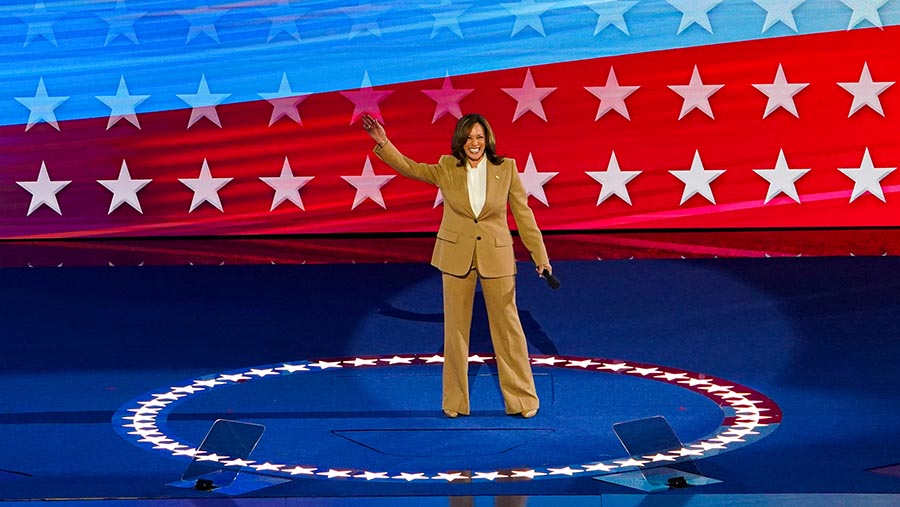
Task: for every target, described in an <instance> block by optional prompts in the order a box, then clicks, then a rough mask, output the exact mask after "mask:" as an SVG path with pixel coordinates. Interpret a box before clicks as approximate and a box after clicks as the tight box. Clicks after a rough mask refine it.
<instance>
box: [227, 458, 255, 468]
mask: <svg viewBox="0 0 900 507" xmlns="http://www.w3.org/2000/svg"><path fill="white" fill-rule="evenodd" d="M253 463H256V462H255V461H247V460H244V459H241V458H236V459H233V460H229V461H223V462H222V464H223V465H225V466H227V467H245V466H249V465H252V464H253Z"/></svg>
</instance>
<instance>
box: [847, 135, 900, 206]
mask: <svg viewBox="0 0 900 507" xmlns="http://www.w3.org/2000/svg"><path fill="white" fill-rule="evenodd" d="M895 169H897V168H896V167H875V164H873V163H872V156H871V155H869V148H866V152H865V153H864V154H863V159H862V163H861V164H860V166H859V167H857V168H849V169H844V168H839V169H838V171H840V172H842V173H844V175H845V176H847V177H848V178H850V179H851V180H853V192H852V193H851V194H850V202H853V201H855V200H856V199H857V198H858V197H859V196H861V195H863V194H864V193H866V192H869V193H870V194H872V195H874V196H875V197H877V198H878V199H879V200H880V201H881V202H886V201H885V198H884V191H883V190H882V188H881V180H883V179H884V177H885V176H887V175H888V174H891V173H892V172H894V170H895Z"/></svg>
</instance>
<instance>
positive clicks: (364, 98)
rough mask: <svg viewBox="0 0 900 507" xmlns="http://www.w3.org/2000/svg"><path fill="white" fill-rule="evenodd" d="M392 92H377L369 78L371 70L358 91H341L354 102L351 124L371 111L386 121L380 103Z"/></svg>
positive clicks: (381, 120)
mask: <svg viewBox="0 0 900 507" xmlns="http://www.w3.org/2000/svg"><path fill="white" fill-rule="evenodd" d="M392 93H394V92H393V91H392V90H385V91H383V92H376V91H375V90H374V89H373V88H372V82H371V81H370V80H369V72H368V71H366V73H365V74H364V75H363V80H362V84H361V85H360V86H359V90H358V91H347V92H341V95H343V96H344V97H347V99H348V100H349V101H350V102H353V117H352V118H350V125H353V123H355V122H356V120H358V119H359V117H360V116H362V115H363V113H369V114H371V115H372V116H374V117H375V118H376V119H378V121H380V122H382V123H384V118H382V116H381V109H379V108H378V104H379V103H380V102H381V101H382V100H384V99H386V98H387V97H388V95H390V94H392Z"/></svg>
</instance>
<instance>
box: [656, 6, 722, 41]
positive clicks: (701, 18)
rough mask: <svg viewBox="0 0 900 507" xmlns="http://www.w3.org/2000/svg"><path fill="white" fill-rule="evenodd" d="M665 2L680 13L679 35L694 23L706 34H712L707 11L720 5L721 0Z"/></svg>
mask: <svg viewBox="0 0 900 507" xmlns="http://www.w3.org/2000/svg"><path fill="white" fill-rule="evenodd" d="M666 2H667V3H668V4H669V5H671V6H672V7H675V8H676V9H678V10H679V11H681V23H680V24H679V25H678V33H679V34H680V33H681V32H683V31H685V30H686V29H687V28H688V27H689V26H691V25H693V24H695V23H696V24H697V25H699V26H701V27H703V29H704V30H706V31H707V32H709V33H713V29H712V25H711V24H710V22H709V11H711V10H712V9H713V8H714V7H716V6H717V5H719V4H720V3H722V0H666Z"/></svg>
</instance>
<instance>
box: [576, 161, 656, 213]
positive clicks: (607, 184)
mask: <svg viewBox="0 0 900 507" xmlns="http://www.w3.org/2000/svg"><path fill="white" fill-rule="evenodd" d="M642 172H643V171H623V170H621V169H620V168H619V161H618V159H616V152H612V156H611V157H610V158H609V164H607V166H606V171H585V173H586V174H587V175H588V176H590V177H591V178H593V179H594V180H596V181H597V183H599V184H600V185H601V186H600V197H599V198H597V206H600V203H602V202H603V201H605V200H606V199H608V198H609V197H610V196H612V195H616V196H618V197H619V198H620V199H622V200H623V201H625V202H626V203H628V205H629V206H631V197H630V196H629V195H628V189H627V188H625V185H626V184H628V182H629V181H631V180H633V179H634V178H636V177H637V175H639V174H641V173H642Z"/></svg>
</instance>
